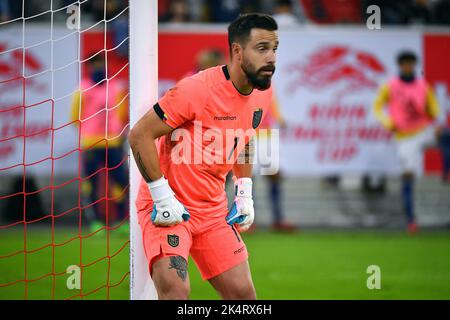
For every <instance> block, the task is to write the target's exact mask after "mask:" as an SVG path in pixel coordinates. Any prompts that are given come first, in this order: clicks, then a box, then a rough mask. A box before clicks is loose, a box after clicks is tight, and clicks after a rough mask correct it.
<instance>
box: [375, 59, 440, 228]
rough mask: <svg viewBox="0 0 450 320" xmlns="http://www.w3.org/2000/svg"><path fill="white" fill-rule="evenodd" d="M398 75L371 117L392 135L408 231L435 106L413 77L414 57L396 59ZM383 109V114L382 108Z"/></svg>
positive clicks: (426, 89)
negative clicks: (399, 169) (415, 190)
mask: <svg viewBox="0 0 450 320" xmlns="http://www.w3.org/2000/svg"><path fill="white" fill-rule="evenodd" d="M397 63H398V66H399V71H400V72H399V75H398V76H396V77H393V78H392V79H391V80H389V81H388V82H387V83H386V84H384V85H383V86H382V87H381V88H380V91H379V93H378V97H377V98H376V100H375V103H374V111H375V116H376V117H377V118H378V119H379V120H380V122H381V123H382V125H383V126H384V127H385V128H386V129H387V130H389V131H391V132H392V133H393V134H394V136H395V142H396V146H397V152H398V156H399V160H400V167H401V171H402V177H401V178H402V181H401V185H402V201H403V208H404V211H405V214H406V217H407V221H408V231H409V232H411V233H414V232H415V231H416V229H417V224H416V220H415V217H414V188H413V187H414V176H415V175H416V174H417V173H418V172H420V170H421V168H422V150H423V148H424V147H425V146H426V145H427V144H428V143H430V142H431V141H432V140H433V137H434V132H433V122H434V120H435V119H436V118H437V117H438V114H439V106H438V103H437V100H436V98H435V96H434V93H433V91H432V89H431V87H430V86H429V85H428V83H427V82H426V81H425V79H423V78H420V77H417V75H416V73H415V68H416V64H417V58H416V56H415V54H414V53H413V52H409V51H405V52H402V53H400V54H399V56H398V57H397ZM385 106H387V113H385V112H384V110H383V108H384V107H385Z"/></svg>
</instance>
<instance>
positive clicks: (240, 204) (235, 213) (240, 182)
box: [226, 137, 255, 231]
mask: <svg viewBox="0 0 450 320" xmlns="http://www.w3.org/2000/svg"><path fill="white" fill-rule="evenodd" d="M254 143H255V138H254V137H252V138H250V141H249V142H248V143H247V144H246V145H245V148H244V149H243V150H242V151H241V153H240V154H239V156H238V159H237V161H236V163H235V164H234V166H233V173H234V177H233V180H234V188H235V198H234V202H233V205H232V207H231V210H230V212H228V215H227V217H226V221H227V223H228V224H229V225H234V224H237V225H238V229H239V230H240V231H247V230H248V229H249V228H250V226H251V225H252V224H253V220H254V219H255V210H254V208H253V199H252V188H253V182H252V178H251V177H252V171H253V157H254V152H255V145H254Z"/></svg>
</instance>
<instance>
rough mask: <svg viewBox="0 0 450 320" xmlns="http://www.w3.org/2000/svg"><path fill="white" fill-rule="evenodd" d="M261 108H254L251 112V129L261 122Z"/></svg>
mask: <svg viewBox="0 0 450 320" xmlns="http://www.w3.org/2000/svg"><path fill="white" fill-rule="evenodd" d="M262 113H263V111H262V109H261V108H260V109H256V110H255V111H254V112H253V121H252V127H253V129H256V128H258V126H259V124H260V123H261V119H262Z"/></svg>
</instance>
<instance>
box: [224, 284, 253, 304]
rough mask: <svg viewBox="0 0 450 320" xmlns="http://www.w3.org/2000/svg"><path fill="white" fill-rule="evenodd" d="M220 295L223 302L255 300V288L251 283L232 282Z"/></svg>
mask: <svg viewBox="0 0 450 320" xmlns="http://www.w3.org/2000/svg"><path fill="white" fill-rule="evenodd" d="M221 294H222V298H223V299H225V300H256V291H255V287H254V286H253V283H252V282H251V281H249V282H244V283H242V282H234V283H233V284H232V285H230V286H229V287H228V288H227V290H224V292H222V293H221Z"/></svg>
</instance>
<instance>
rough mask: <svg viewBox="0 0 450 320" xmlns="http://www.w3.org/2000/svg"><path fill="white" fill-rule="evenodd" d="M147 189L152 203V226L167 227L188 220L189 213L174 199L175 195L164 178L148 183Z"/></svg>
mask: <svg viewBox="0 0 450 320" xmlns="http://www.w3.org/2000/svg"><path fill="white" fill-rule="evenodd" d="M148 187H149V189H150V193H151V195H152V199H153V203H154V204H153V211H152V216H151V220H152V222H153V224H154V225H156V226H161V227H169V226H173V225H176V224H179V223H181V222H182V221H187V220H189V218H190V215H189V212H188V211H187V210H186V208H185V207H184V206H183V205H182V204H181V202H180V201H178V200H177V198H175V193H174V192H173V191H172V188H170V186H169V183H168V182H167V180H166V179H165V178H164V177H161V178H160V179H158V180H156V181H153V182H149V183H148Z"/></svg>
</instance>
